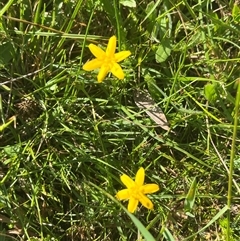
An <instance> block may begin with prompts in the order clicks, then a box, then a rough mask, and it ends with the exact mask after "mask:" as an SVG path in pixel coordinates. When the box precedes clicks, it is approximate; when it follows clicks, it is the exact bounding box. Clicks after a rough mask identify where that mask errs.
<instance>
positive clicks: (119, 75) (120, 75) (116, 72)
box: [110, 63, 124, 79]
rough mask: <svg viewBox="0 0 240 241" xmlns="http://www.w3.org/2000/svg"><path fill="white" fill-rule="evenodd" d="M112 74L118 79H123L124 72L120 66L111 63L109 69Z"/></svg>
mask: <svg viewBox="0 0 240 241" xmlns="http://www.w3.org/2000/svg"><path fill="white" fill-rule="evenodd" d="M110 71H111V72H112V74H113V75H114V76H116V77H117V78H118V79H124V73H123V70H122V68H121V66H120V65H119V64H117V63H114V64H113V67H112V68H111V70H110Z"/></svg>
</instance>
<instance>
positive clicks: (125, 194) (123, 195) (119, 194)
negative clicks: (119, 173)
mask: <svg viewBox="0 0 240 241" xmlns="http://www.w3.org/2000/svg"><path fill="white" fill-rule="evenodd" d="M116 197H117V199H119V200H123V199H129V198H130V195H129V191H128V189H123V190H121V191H119V192H117V194H116Z"/></svg>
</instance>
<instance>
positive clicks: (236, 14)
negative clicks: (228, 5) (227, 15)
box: [232, 4, 240, 22]
mask: <svg viewBox="0 0 240 241" xmlns="http://www.w3.org/2000/svg"><path fill="white" fill-rule="evenodd" d="M232 17H233V19H234V20H235V21H237V22H239V20H240V7H239V6H238V5H237V4H234V5H233V9H232Z"/></svg>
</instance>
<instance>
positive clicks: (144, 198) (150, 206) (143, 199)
mask: <svg viewBox="0 0 240 241" xmlns="http://www.w3.org/2000/svg"><path fill="white" fill-rule="evenodd" d="M139 201H140V203H141V204H142V205H143V206H144V207H145V208H148V209H153V203H152V201H151V200H150V199H149V198H148V197H147V196H145V195H143V194H142V195H141V196H140V198H139Z"/></svg>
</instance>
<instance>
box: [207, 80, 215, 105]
mask: <svg viewBox="0 0 240 241" xmlns="http://www.w3.org/2000/svg"><path fill="white" fill-rule="evenodd" d="M204 94H205V97H206V99H207V100H208V101H210V102H213V101H215V100H216V98H217V93H216V85H214V84H210V83H209V84H206V85H205V86H204Z"/></svg>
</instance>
